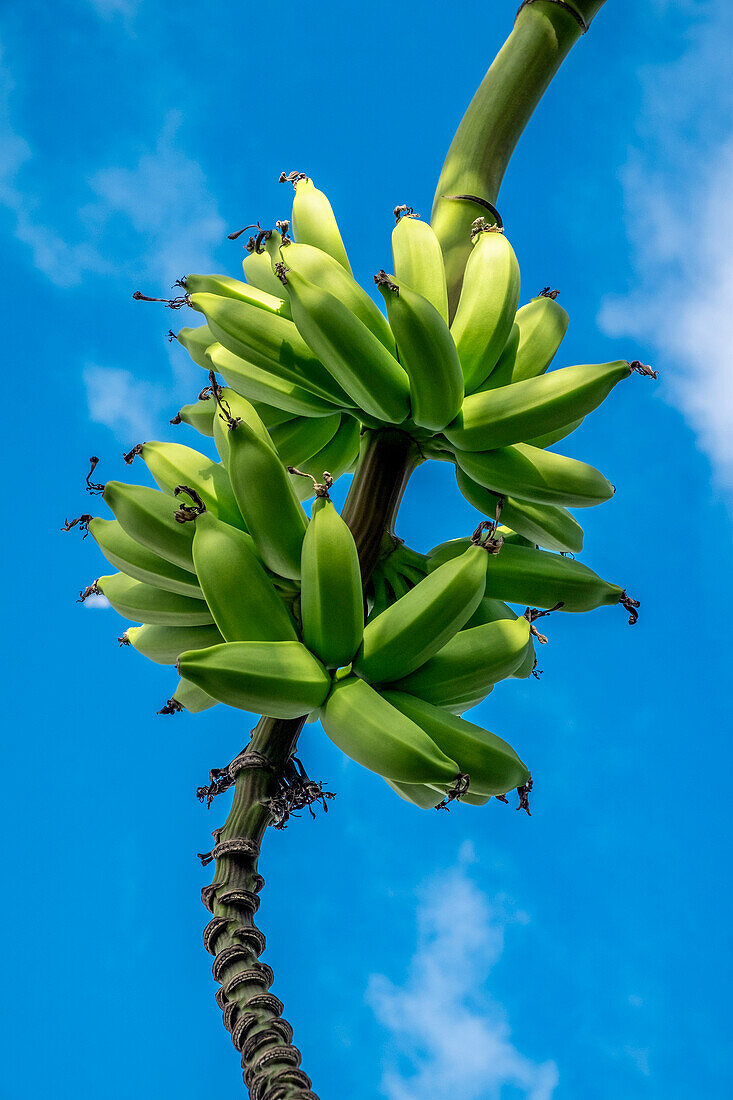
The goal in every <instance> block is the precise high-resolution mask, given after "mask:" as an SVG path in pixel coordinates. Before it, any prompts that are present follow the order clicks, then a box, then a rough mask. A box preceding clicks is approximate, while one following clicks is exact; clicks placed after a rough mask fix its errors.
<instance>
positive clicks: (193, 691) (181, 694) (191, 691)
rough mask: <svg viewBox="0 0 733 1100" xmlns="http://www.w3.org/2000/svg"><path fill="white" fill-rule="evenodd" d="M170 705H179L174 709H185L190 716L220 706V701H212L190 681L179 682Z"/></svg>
mask: <svg viewBox="0 0 733 1100" xmlns="http://www.w3.org/2000/svg"><path fill="white" fill-rule="evenodd" d="M170 703H173V704H177V706H175V708H174V709H176V710H178V709H179V708H180V707H183V709H184V710H187V711H188V712H189V714H200V713H201V711H202V710H209V709H210V708H211V707H215V706H218V703H219V700H218V699H212V698H211V696H210V695H207V694H206V692H205V691H202V690H201V688H197V687H196V686H195V684H191V683H189V681H188V680H179V681H178V687H177V688H176V690H175V692H174V693H173V696H172V698H171V700H170ZM170 703H169V705H170ZM161 713H162V712H161Z"/></svg>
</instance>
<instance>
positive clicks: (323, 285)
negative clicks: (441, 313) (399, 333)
mask: <svg viewBox="0 0 733 1100" xmlns="http://www.w3.org/2000/svg"><path fill="white" fill-rule="evenodd" d="M266 247H267V248H268V251H269V253H270V256H271V258H272V262H273V264H278V263H281V262H282V263H284V264H285V266H286V267H287V268H288V269H289V270H290V271H297V272H298V273H299V274H300V275H302V276H303V278H305V279H307V280H308V282H310V283H313V285H314V286H317V287H320V289H321V290H326V291H328V293H329V294H333V296H334V297H335V298H338V300H339V301H340V302H342V303H343V305H345V306H346V307H347V308H348V309H350V310H351V312H352V313H353V314H354V316H355V317H358V318H359V320H360V321H361V322H362V324H364V325H366V327H367V328H368V329H369V330H370V332H372V333H373V335H374V336H376V338H377V339H378V340H379V342H380V343H381V344H384V346H385V348H387V350H388V351H389V352H391V354H392V355H394V352H395V338H394V336H393V334H392V330H391V328H390V326H389V324H388V323H387V320H386V318H385V316H384V314H383V313H382V312H381V311H380V310H379V308H378V307H377V305H376V304H375V302H373V301H372V299H371V298H370V297H369V295H368V294H367V292H366V291H365V290H364V289H363V287H361V286H360V285H359V283H357V281H356V279H354V278H353V277H352V276H351V275H350V274H349V273H348V271H346V270H345V269H344V268H343V266H342V265H341V264H340V263H339V262H338V260H334V258H333V256H330V255H329V254H328V253H327V252H323V251H321V249H320V248H315V247H314V246H313V245H310V244H295V243H294V242H293V241H288V240H284V241H283V244H282V247H280V248H275V247H270V242H268V245H267V246H266ZM281 289H282V287H281Z"/></svg>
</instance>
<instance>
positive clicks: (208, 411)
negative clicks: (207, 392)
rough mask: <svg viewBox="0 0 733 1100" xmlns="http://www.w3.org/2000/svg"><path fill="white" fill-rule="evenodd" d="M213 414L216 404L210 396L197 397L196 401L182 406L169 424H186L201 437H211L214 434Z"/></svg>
mask: <svg viewBox="0 0 733 1100" xmlns="http://www.w3.org/2000/svg"><path fill="white" fill-rule="evenodd" d="M215 412H216V402H215V401H213V400H212V399H211V397H210V396H205V397H199V399H198V401H194V402H192V403H191V404H190V405H183V406H182V408H180V409H179V410H178V412H177V413H176V415H175V416H174V417H173V419H172V420H171V424H188V426H189V427H190V428H195V429H196V431H197V432H199V433H200V434H201V435H207V436H209V437H211V436H213V434H214V413H215Z"/></svg>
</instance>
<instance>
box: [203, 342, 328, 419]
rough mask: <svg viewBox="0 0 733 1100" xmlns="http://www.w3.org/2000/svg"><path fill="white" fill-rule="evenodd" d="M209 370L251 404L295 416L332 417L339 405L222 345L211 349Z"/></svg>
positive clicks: (213, 345)
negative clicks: (219, 376)
mask: <svg viewBox="0 0 733 1100" xmlns="http://www.w3.org/2000/svg"><path fill="white" fill-rule="evenodd" d="M207 367H208V369H209V370H211V368H212V367H213V369H214V370H215V371H217V372H218V373H219V374H220V375H221V376H222V378H223V379H224V381H225V382H226V384H227V386H229V387H231V389H232V390H236V392H237V393H239V394H241V395H242V396H243V397H246V398H247V400H248V401H253V402H257V403H260V402H265V403H266V404H268V405H271V406H276V407H277V408H279V409H283V410H285V411H287V412H288V413H290V415H291V416H332V415H333V413H334V412H336V406H335V405H334V404H333V403H332V402H331V401H324V400H323V398H321V397H316V395H315V394H314V393H313V392H312V391H311V390H310V389H309V388H306V387H305V386H303V385H300V384H299V383H297V382H291V381H289V380H288V379H285V378H279V377H277V376H276V375H274V374H271V373H270V371H268V370H263V369H262V368H261V367H256V366H255V365H254V364H253V363H247V362H245V360H244V359H240V357H239V356H238V355H233V354H232V353H231V352H230V351H227V350H226V348H223V347H222V346H221V344H211V346H210V347H209V359H208V363H207Z"/></svg>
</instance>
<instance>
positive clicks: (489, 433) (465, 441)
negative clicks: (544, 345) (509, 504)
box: [443, 360, 632, 451]
mask: <svg viewBox="0 0 733 1100" xmlns="http://www.w3.org/2000/svg"><path fill="white" fill-rule="evenodd" d="M631 373H632V367H631V365H630V364H629V363H627V362H626V360H616V361H615V362H613V363H599V364H596V363H592V364H591V363H589V364H583V365H580V366H574V367H563V368H561V369H560V370H555V371H551V372H550V374H543V375H540V376H539V377H538V378H527V379H526V380H525V381H523V382H514V383H513V384H512V385H511V386H500V387H498V388H497V389H491V390H485V391H484V392H483V393H474V394H471V395H470V396H468V397H467V398H466V399H465V401H464V402H463V406H462V408H461V410H460V412H459V413H458V415H457V416H456V418H455V420H454V421H453V422H452V423H451V424H449V425H448V427H446V428H444V431H443V434H444V435H445V437H446V438H447V439H448V440H450V442H451V443H452V444H453V446H454V447H459V448H460V449H461V450H464V451H486V450H489V449H491V450H496V449H497V448H498V447H506V446H509V445H510V444H511V443H521V442H522V440H526V439H531V438H532V437H533V436H538V435H542V434H544V433H548V432H554V431H556V430H557V429H558V428H564V427H565V426H566V425H568V424H570V423H571V422H572V421H573V420H577V419H578V418H581V417H584V416H587V414H588V413H589V412H592V411H593V409H596V408H597V407H598V406H599V405H600V404H601V402H602V401H603V400H605V398H606V397H608V395H609V393H610V392H611V390H612V389H613V387H614V386H615V385H616V384H617V383H618V382H620V381H621V379H622V378H628V377H629V375H630V374H631Z"/></svg>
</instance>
